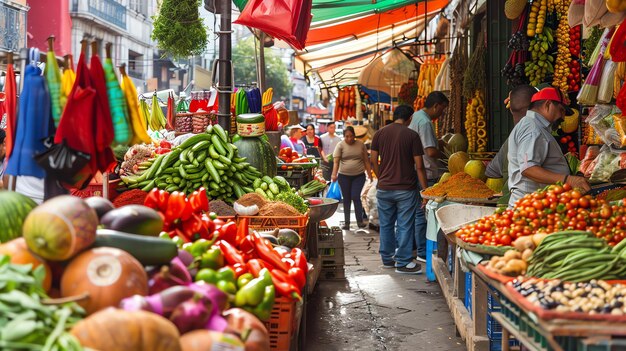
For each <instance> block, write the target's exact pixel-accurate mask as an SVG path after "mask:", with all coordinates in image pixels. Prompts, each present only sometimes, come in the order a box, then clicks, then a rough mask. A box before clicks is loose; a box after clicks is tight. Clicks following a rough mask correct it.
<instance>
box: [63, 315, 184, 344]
mask: <svg viewBox="0 0 626 351" xmlns="http://www.w3.org/2000/svg"><path fill="white" fill-rule="evenodd" d="M71 333H72V335H74V336H75V337H76V338H77V339H78V341H79V342H80V344H81V345H82V346H83V347H88V348H91V349H96V350H102V351H109V350H111V351H113V350H133V351H180V350H182V349H181V347H180V341H179V336H180V335H179V334H178V329H176V327H175V326H174V324H173V323H172V322H170V321H168V320H167V319H165V318H163V317H161V316H159V315H158V314H156V313H152V312H146V311H124V310H119V309H115V308H107V309H105V310H102V311H99V312H97V313H94V314H92V315H91V316H89V317H87V318H86V319H83V320H82V321H80V322H78V323H76V325H74V327H73V328H72V330H71Z"/></svg>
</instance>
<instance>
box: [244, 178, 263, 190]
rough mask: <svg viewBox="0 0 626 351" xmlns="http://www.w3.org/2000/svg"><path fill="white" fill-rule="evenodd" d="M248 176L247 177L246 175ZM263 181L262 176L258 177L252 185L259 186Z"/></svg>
mask: <svg viewBox="0 0 626 351" xmlns="http://www.w3.org/2000/svg"><path fill="white" fill-rule="evenodd" d="M246 178H247V177H246ZM261 183H263V181H262V180H261V178H257V179H255V180H254V181H253V182H252V186H253V187H254V188H258V187H260V186H261Z"/></svg>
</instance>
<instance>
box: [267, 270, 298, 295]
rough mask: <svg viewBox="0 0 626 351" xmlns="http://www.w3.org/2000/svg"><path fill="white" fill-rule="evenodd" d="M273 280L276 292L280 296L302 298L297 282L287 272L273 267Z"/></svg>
mask: <svg viewBox="0 0 626 351" xmlns="http://www.w3.org/2000/svg"><path fill="white" fill-rule="evenodd" d="M271 273H272V282H274V287H275V288H276V294H278V296H284V297H290V298H292V299H294V300H302V297H301V295H300V291H299V290H300V289H298V287H297V285H296V283H295V282H294V281H293V279H291V278H290V277H289V275H288V274H287V273H286V272H281V271H280V270H278V269H272V270H271Z"/></svg>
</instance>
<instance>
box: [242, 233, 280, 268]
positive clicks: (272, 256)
mask: <svg viewBox="0 0 626 351" xmlns="http://www.w3.org/2000/svg"><path fill="white" fill-rule="evenodd" d="M250 236H251V237H252V241H253V243H254V247H255V249H256V254H257V255H259V258H261V259H263V260H265V261H266V262H267V263H269V264H271V265H272V266H274V267H276V268H277V269H280V270H281V271H283V272H287V271H288V270H289V267H288V266H287V264H285V262H283V261H281V258H282V257H280V254H279V253H278V252H276V251H274V249H273V248H272V247H271V246H270V245H269V244H267V243H266V242H265V240H263V238H261V236H260V235H259V233H257V232H252V234H250Z"/></svg>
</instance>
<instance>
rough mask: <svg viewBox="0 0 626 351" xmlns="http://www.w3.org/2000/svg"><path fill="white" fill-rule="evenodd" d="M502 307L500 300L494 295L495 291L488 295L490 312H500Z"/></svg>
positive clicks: (488, 309)
mask: <svg viewBox="0 0 626 351" xmlns="http://www.w3.org/2000/svg"><path fill="white" fill-rule="evenodd" d="M501 309H502V307H501V306H500V303H499V302H498V300H497V299H496V298H495V297H494V296H493V292H491V293H490V294H488V295H487V311H489V312H500V310H501Z"/></svg>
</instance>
